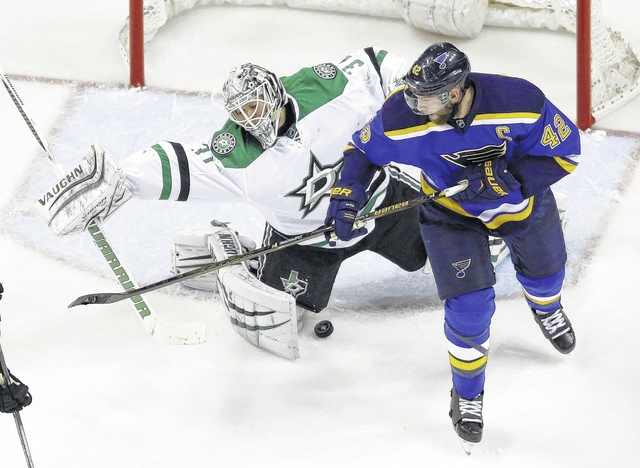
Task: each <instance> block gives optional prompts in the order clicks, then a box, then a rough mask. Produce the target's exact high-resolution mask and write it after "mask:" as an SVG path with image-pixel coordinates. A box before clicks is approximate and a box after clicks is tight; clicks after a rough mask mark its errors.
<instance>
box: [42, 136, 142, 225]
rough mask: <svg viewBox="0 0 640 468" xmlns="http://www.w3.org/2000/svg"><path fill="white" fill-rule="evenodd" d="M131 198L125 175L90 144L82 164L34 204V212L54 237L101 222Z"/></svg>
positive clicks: (95, 145)
mask: <svg viewBox="0 0 640 468" xmlns="http://www.w3.org/2000/svg"><path fill="white" fill-rule="evenodd" d="M131 197H132V195H131V191H130V190H129V187H128V186H127V184H126V175H125V174H124V171H123V170H122V169H121V168H119V167H118V166H117V165H116V163H115V162H114V161H113V159H111V157H110V156H109V155H108V154H107V153H106V152H105V151H104V149H102V148H101V147H100V145H98V144H97V143H94V144H93V145H91V149H90V150H89V152H88V153H87V155H86V156H85V157H84V159H83V160H82V161H80V163H79V164H78V165H77V166H76V167H75V168H74V169H73V170H72V171H70V172H69V173H68V174H66V175H65V176H64V177H63V178H62V179H60V180H59V181H58V183H56V184H55V185H54V186H53V187H51V188H50V189H49V190H48V191H47V192H46V193H44V194H43V195H42V196H41V197H40V198H38V200H37V201H36V209H37V211H38V212H39V213H40V214H41V215H42V217H43V218H44V219H45V220H46V221H47V223H48V224H49V227H50V228H51V229H52V230H53V232H54V233H55V234H56V235H58V236H63V235H66V234H71V233H74V232H81V231H84V230H85V229H86V228H87V226H88V225H89V223H90V222H91V221H92V220H94V219H95V220H97V221H101V222H104V221H106V220H107V219H108V218H109V217H111V215H113V213H115V211H116V210H117V209H118V208H120V207H121V206H122V205H123V204H124V203H125V202H127V201H128V200H129V199H130V198H131Z"/></svg>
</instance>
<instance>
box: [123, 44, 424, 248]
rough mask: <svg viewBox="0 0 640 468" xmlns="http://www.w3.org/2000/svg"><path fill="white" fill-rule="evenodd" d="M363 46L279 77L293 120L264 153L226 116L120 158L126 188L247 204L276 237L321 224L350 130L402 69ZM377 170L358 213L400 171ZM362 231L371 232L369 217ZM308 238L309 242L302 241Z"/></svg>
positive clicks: (151, 195)
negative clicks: (200, 133)
mask: <svg viewBox="0 0 640 468" xmlns="http://www.w3.org/2000/svg"><path fill="white" fill-rule="evenodd" d="M369 50H370V55H368V54H367V52H366V50H359V51H357V52H354V53H353V54H351V55H349V56H347V57H346V58H344V59H343V60H342V61H341V62H339V63H337V64H333V63H323V64H320V65H316V66H313V67H310V68H304V69H302V70H300V71H299V72H297V73H295V74H294V75H291V76H288V77H283V78H282V83H283V85H284V87H285V89H286V91H287V94H288V97H289V102H290V103H291V105H292V107H293V110H294V112H295V119H294V120H295V122H294V123H293V125H291V127H290V128H288V129H287V131H286V133H285V134H284V135H282V136H280V137H278V138H277V140H276V143H275V144H274V145H273V146H272V147H271V148H268V149H266V150H264V149H263V148H262V146H261V145H260V144H259V142H258V141H257V140H256V139H255V138H254V137H252V136H251V135H250V134H249V133H248V132H246V131H244V130H243V129H242V128H241V127H239V126H238V125H237V124H235V123H233V122H232V121H230V120H228V121H227V122H226V123H225V124H224V126H223V127H222V128H221V129H220V130H218V131H216V132H215V133H214V134H213V136H212V137H211V138H208V139H206V140H204V141H200V142H196V143H192V144H185V145H183V144H180V143H174V142H167V141H163V142H160V143H158V144H156V145H154V146H153V147H151V148H146V149H144V150H142V151H139V152H137V153H135V154H133V155H131V156H129V157H128V158H126V159H125V160H123V161H122V162H121V167H122V168H123V169H124V171H125V173H126V174H127V179H128V182H129V184H130V186H131V190H132V193H133V194H134V196H137V197H140V198H144V199H155V200H158V199H160V200H179V201H189V202H198V201H200V202H202V201H205V202H238V201H242V202H246V203H248V204H250V205H252V206H253V207H255V208H257V209H258V210H259V211H260V212H261V213H262V214H263V216H264V217H265V219H266V221H267V223H268V224H269V225H271V226H272V227H273V228H274V229H275V230H277V231H278V232H280V233H282V234H284V235H285V236H293V235H297V234H301V233H305V232H309V231H312V230H314V229H316V228H318V227H319V226H321V225H323V224H324V219H325V217H326V212H327V207H328V204H329V189H330V187H331V186H332V185H333V183H334V182H335V181H336V179H337V178H338V174H339V172H340V170H341V168H342V163H343V150H344V149H345V147H346V145H347V143H348V142H349V140H350V138H351V135H352V134H353V133H354V132H355V131H357V130H359V129H360V128H362V127H363V126H364V125H365V124H366V123H367V122H368V121H369V120H370V119H371V118H372V117H373V115H374V114H375V112H376V111H377V110H378V109H379V108H380V107H381V106H382V103H383V102H384V100H385V97H386V96H387V95H388V94H389V93H390V91H392V90H393V89H395V88H397V87H398V86H399V85H401V79H402V77H403V76H404V74H405V73H406V70H407V67H408V64H407V63H406V61H405V60H404V59H401V58H399V57H396V56H393V55H392V54H389V53H387V52H386V51H383V50H380V49H378V48H370V49H369ZM371 52H373V53H371ZM370 57H371V58H370ZM384 171H385V172H386V175H387V176H386V177H384V180H383V182H382V183H381V184H380V185H379V186H378V187H377V188H376V189H375V191H374V193H373V195H372V197H371V200H370V202H369V204H368V205H367V210H371V209H373V208H376V207H377V206H379V205H380V203H381V202H382V200H383V198H384V193H385V191H386V188H387V185H388V184H389V181H390V179H391V178H394V179H398V178H403V180H404V179H405V178H406V177H405V176H404V175H403V174H400V173H399V172H398V171H397V170H394V169H386V168H385V169H384ZM374 180H376V178H375V177H374ZM416 187H418V185H416ZM368 228H369V232H371V231H372V230H373V228H374V223H373V222H370V223H368ZM361 239H362V238H356V239H354V240H352V241H350V242H341V243H339V245H338V247H345V246H348V245H352V244H354V243H355V242H358V241H359V240H361ZM314 242H318V241H317V239H316V240H315V241H313V240H312V241H310V242H309V243H310V244H313V243H314Z"/></svg>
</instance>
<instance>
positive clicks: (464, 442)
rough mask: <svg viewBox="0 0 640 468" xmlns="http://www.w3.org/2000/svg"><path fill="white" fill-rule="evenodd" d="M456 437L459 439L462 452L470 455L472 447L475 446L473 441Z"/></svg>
mask: <svg viewBox="0 0 640 468" xmlns="http://www.w3.org/2000/svg"><path fill="white" fill-rule="evenodd" d="M458 439H460V445H462V450H464V452H465V453H466V454H467V455H471V451H472V450H473V447H475V446H476V444H475V443H473V442H469V441H467V440H464V439H462V438H460V437H458Z"/></svg>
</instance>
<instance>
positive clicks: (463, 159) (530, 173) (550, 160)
mask: <svg viewBox="0 0 640 468" xmlns="http://www.w3.org/2000/svg"><path fill="white" fill-rule="evenodd" d="M470 79H471V86H473V87H474V92H475V94H474V99H473V104H472V106H471V109H470V112H469V114H468V115H467V116H466V117H464V118H463V119H455V120H453V121H450V122H449V123H446V124H435V123H433V122H431V121H430V120H429V117H428V116H423V115H416V114H415V113H413V112H412V111H411V109H410V108H409V107H408V106H407V104H406V102H405V100H404V95H403V92H402V88H399V89H398V90H397V91H396V92H394V93H393V94H391V95H390V96H389V97H388V98H387V100H386V101H385V103H384V105H383V107H382V109H381V110H380V111H379V112H378V113H377V114H376V116H375V117H374V118H373V119H372V120H371V121H370V122H369V123H368V124H367V125H365V127H364V128H362V129H361V130H360V131H359V132H356V133H355V134H354V135H353V138H352V141H351V143H350V144H349V146H348V147H347V149H346V150H345V167H344V170H343V173H342V177H343V179H345V178H352V179H355V180H359V181H361V182H366V178H367V176H368V173H370V172H371V171H370V163H373V164H374V165H376V166H383V165H385V164H388V163H390V162H392V161H394V162H397V163H402V164H408V165H411V166H416V167H418V168H420V169H421V170H422V187H423V190H424V192H425V193H427V194H429V193H433V192H435V191H439V190H442V189H444V188H446V187H451V186H454V185H456V184H457V183H459V182H460V181H461V180H463V179H465V178H466V176H465V171H468V169H467V167H469V166H472V165H476V164H479V163H482V162H484V161H486V160H490V159H496V158H501V157H503V158H506V159H507V169H508V171H509V172H510V173H512V175H513V176H514V177H515V178H516V180H517V181H518V182H519V183H520V184H521V187H520V189H519V190H515V191H512V192H510V193H509V194H508V195H506V196H503V197H501V198H499V199H497V200H495V201H492V202H487V203H464V204H461V203H457V202H455V201H454V200H452V199H450V198H443V199H440V200H438V203H440V204H441V205H443V206H445V207H446V208H448V209H450V210H453V211H455V212H457V213H459V214H461V215H463V216H471V217H475V218H478V219H480V220H481V221H483V222H484V223H485V225H486V226H487V227H488V228H490V229H495V228H497V227H499V226H500V225H502V224H503V223H504V222H507V221H518V220H522V219H525V218H526V217H527V216H528V215H529V213H530V212H531V209H532V206H533V198H532V197H533V196H535V195H536V193H539V192H540V191H541V190H543V189H544V188H546V187H549V186H551V185H552V184H553V183H555V182H557V181H558V180H560V179H561V178H562V177H564V176H566V175H568V174H569V173H571V172H572V171H573V170H574V169H575V168H576V166H577V165H578V155H579V154H580V135H579V131H578V129H577V128H576V126H575V125H574V124H573V123H572V122H571V121H570V120H569V119H568V118H567V117H566V116H565V115H564V114H563V113H562V112H561V111H560V110H558V109H557V108H556V107H555V106H554V105H553V104H552V103H551V102H550V101H549V100H548V99H547V98H546V97H545V96H544V94H543V93H542V91H540V90H539V89H538V88H537V87H535V86H534V85H533V84H531V83H529V82H528V81H525V80H522V79H519V78H511V77H506V76H500V75H489V74H481V73H471V74H470ZM365 158H366V160H365ZM365 185H366V184H365Z"/></svg>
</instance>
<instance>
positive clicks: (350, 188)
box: [324, 181, 368, 246]
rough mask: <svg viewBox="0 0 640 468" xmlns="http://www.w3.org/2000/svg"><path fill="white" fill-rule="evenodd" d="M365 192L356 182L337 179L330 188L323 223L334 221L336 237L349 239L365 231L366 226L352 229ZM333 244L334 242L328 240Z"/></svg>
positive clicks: (363, 201)
mask: <svg viewBox="0 0 640 468" xmlns="http://www.w3.org/2000/svg"><path fill="white" fill-rule="evenodd" d="M367 198H368V197H367V194H366V192H365V190H364V188H363V187H362V185H360V184H359V183H358V182H342V181H338V182H337V183H336V185H335V186H334V187H333V188H332V189H331V197H330V199H329V200H330V202H329V208H328V210H327V217H326V219H325V220H324V224H325V225H327V226H330V225H331V223H334V230H335V235H336V236H337V237H338V239H340V240H343V241H349V240H351V239H354V238H356V237H358V236H363V235H365V234H366V233H367V228H366V227H357V228H355V229H354V226H353V224H354V222H355V220H356V216H358V212H359V211H360V210H361V209H362V208H363V207H364V205H365V204H366V203H367ZM329 245H331V246H334V245H335V242H332V241H329Z"/></svg>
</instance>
